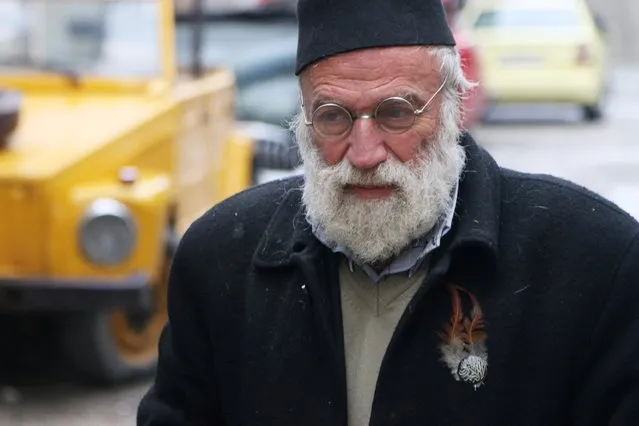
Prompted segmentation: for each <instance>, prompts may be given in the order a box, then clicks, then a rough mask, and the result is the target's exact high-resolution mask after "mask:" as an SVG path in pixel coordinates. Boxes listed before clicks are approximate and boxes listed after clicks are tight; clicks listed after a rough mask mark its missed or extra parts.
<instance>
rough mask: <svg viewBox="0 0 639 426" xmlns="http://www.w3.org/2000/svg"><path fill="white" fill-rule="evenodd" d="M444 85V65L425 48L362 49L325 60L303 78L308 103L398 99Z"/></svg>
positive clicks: (302, 84)
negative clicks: (321, 99) (402, 95)
mask: <svg viewBox="0 0 639 426" xmlns="http://www.w3.org/2000/svg"><path fill="white" fill-rule="evenodd" d="M439 84H440V64H439V61H438V59H437V57H436V56H434V55H432V53H431V52H430V51H429V48H427V47H425V46H419V47H416V46H406V47H404V46H400V47H385V48H373V49H362V50H356V51H352V52H348V53H343V54H339V55H335V56H331V57H329V58H326V59H323V60H321V61H319V62H317V63H315V64H313V65H311V66H309V67H308V68H307V69H306V70H304V72H303V73H302V74H301V75H300V88H301V90H302V95H303V97H304V98H305V100H306V101H307V102H309V101H310V102H312V101H313V99H314V98H317V97H328V98H330V97H336V98H340V97H343V96H346V97H348V98H353V97H357V98H358V99H359V98H361V97H367V96H368V95H370V96H372V97H379V96H381V95H389V96H394V95H397V94H398V93H403V92H406V93H408V92H415V91H417V92H419V91H422V92H424V93H426V92H428V91H429V89H430V88H431V87H432V88H437V87H438V86H439Z"/></svg>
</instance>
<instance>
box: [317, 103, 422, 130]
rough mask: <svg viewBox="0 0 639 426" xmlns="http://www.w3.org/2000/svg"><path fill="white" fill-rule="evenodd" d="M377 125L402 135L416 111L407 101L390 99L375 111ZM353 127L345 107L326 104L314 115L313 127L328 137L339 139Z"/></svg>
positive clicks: (413, 119)
mask: <svg viewBox="0 0 639 426" xmlns="http://www.w3.org/2000/svg"><path fill="white" fill-rule="evenodd" d="M374 118H375V122H376V124H377V125H378V126H379V127H380V128H381V129H383V130H384V131H386V132H389V133H401V132H404V131H406V130H408V129H409V128H410V127H411V126H412V125H413V123H414V121H415V109H414V108H413V106H412V104H411V103H410V102H409V101H407V100H406V99H402V98H390V99H386V100H384V101H382V102H381V103H380V104H379V105H378V106H377V108H376V110H375V115H374ZM352 125H353V117H352V115H351V113H350V112H349V111H348V110H347V109H346V108H344V107H342V106H339V105H335V104H325V105H322V106H320V107H319V108H317V110H316V111H315V114H314V115H313V127H314V129H315V131H316V132H317V133H319V134H320V135H323V136H327V137H339V136H341V135H344V134H345V133H346V132H348V131H349V129H350V128H351V126H352Z"/></svg>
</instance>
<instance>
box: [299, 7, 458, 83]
mask: <svg viewBox="0 0 639 426" xmlns="http://www.w3.org/2000/svg"><path fill="white" fill-rule="evenodd" d="M297 18H298V25H299V36H298V40H297V64H296V67H295V74H296V75H299V73H300V72H301V71H302V70H303V69H304V68H305V67H306V66H308V65H310V64H312V63H313V62H315V61H318V60H320V59H323V58H326V57H328V56H332V55H336V54H338V53H344V52H349V51H352V50H356V49H364V48H369V47H388V46H416V45H441V46H454V45H455V39H454V37H453V34H452V32H451V30H450V28H449V27H448V23H447V21H446V14H445V12H444V7H443V6H442V2H441V0H299V1H298V3H297Z"/></svg>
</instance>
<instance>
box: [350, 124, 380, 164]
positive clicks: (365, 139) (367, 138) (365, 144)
mask: <svg viewBox="0 0 639 426" xmlns="http://www.w3.org/2000/svg"><path fill="white" fill-rule="evenodd" d="M348 142H349V147H348V151H347V152H346V159H347V160H348V161H349V162H350V163H351V164H352V165H353V166H354V167H357V168H359V169H372V168H375V167H377V166H378V165H379V164H381V163H383V162H384V161H386V159H387V158H388V150H387V148H386V145H385V144H384V135H383V132H381V131H380V129H379V128H378V127H377V125H376V124H375V120H373V119H370V118H359V119H357V120H355V121H354V123H353V128H352V130H351V133H350V135H349V141H348Z"/></svg>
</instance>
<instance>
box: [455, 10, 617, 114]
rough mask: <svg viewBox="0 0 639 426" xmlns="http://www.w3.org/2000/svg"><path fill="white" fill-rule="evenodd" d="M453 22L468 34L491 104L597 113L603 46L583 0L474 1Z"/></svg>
mask: <svg viewBox="0 0 639 426" xmlns="http://www.w3.org/2000/svg"><path fill="white" fill-rule="evenodd" d="M459 19H460V20H461V21H462V22H463V25H464V26H465V27H467V28H470V29H471V31H472V36H473V37H474V40H475V42H476V44H477V49H478V53H479V58H480V63H481V66H482V70H483V79H482V81H481V84H482V85H483V86H484V88H485V90H486V92H487V95H488V96H489V98H490V99H491V100H492V101H494V102H498V103H551V102H562V103H575V104H579V105H582V106H584V107H585V108H590V112H592V113H595V114H596V113H597V112H598V111H595V110H596V109H597V108H600V106H601V101H602V98H603V96H604V93H605V89H606V64H607V46H606V40H605V37H604V34H603V32H602V29H601V28H600V26H599V25H598V23H597V21H596V19H595V16H594V15H593V13H592V11H591V10H590V8H589V6H588V4H587V2H586V0H474V1H471V2H469V3H468V5H466V7H465V8H464V9H463V11H462V12H461V14H460V18H459Z"/></svg>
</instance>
